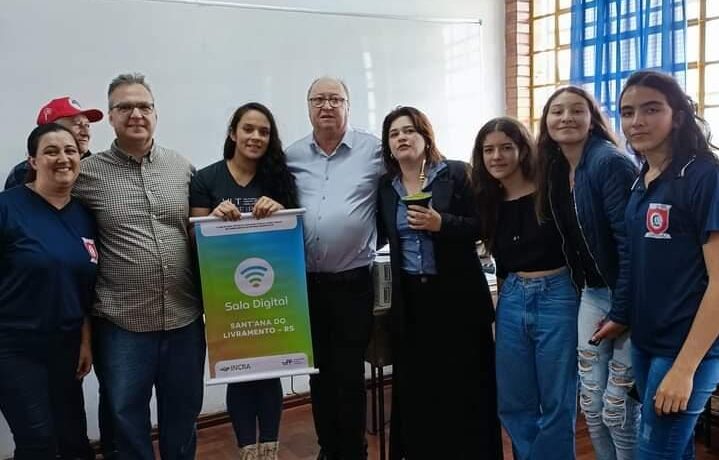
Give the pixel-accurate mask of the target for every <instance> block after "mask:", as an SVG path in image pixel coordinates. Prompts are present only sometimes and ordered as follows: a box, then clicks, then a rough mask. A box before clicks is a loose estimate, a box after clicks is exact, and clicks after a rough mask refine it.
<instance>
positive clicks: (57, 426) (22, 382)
mask: <svg viewBox="0 0 719 460" xmlns="http://www.w3.org/2000/svg"><path fill="white" fill-rule="evenodd" d="M80 337H81V333H80V330H79V329H78V330H74V331H68V332H62V331H58V332H55V333H36V332H32V331H0V376H2V378H0V411H1V412H2V413H3V415H4V416H5V418H6V419H7V422H8V425H10V430H11V431H12V434H13V439H14V441H15V454H14V456H15V459H16V460H25V459H32V460H40V459H53V460H54V459H55V458H56V454H57V458H60V459H73V460H75V459H90V458H95V455H94V453H93V452H92V449H91V448H90V443H89V441H88V439H87V422H86V419H85V407H84V399H83V395H82V382H81V381H78V380H77V379H76V378H75V371H76V369H77V362H78V357H79V350H80Z"/></svg>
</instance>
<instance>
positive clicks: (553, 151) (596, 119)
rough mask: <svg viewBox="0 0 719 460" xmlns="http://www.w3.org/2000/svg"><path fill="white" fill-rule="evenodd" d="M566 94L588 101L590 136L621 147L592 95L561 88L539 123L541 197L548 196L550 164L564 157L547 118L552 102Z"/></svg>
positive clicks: (574, 88)
mask: <svg viewBox="0 0 719 460" xmlns="http://www.w3.org/2000/svg"><path fill="white" fill-rule="evenodd" d="M565 92H566V93H572V94H576V95H577V96H579V97H581V98H582V99H584V100H585V101H586V103H587V106H588V107H589V115H590V125H589V126H590V128H589V136H597V137H599V138H601V139H604V140H605V141H607V142H609V143H611V144H613V145H614V146H615V147H618V146H619V143H618V142H617V138H616V136H615V135H614V132H613V131H612V129H611V128H610V127H609V122H608V121H607V118H606V117H605V116H604V115H603V114H602V110H601V109H600V108H599V104H597V101H596V100H595V99H594V97H592V95H591V94H589V93H588V92H587V91H585V90H584V89H583V88H580V87H578V86H565V87H563V88H559V89H558V90H556V91H555V92H554V93H552V95H551V96H549V99H547V103H546V104H544V108H543V109H542V118H541V119H540V121H539V137H538V138H537V152H538V157H537V158H538V162H539V169H540V171H542V173H541V175H540V176H539V181H538V182H539V187H538V189H537V190H539V193H540V194H541V195H546V193H547V190H546V187H547V180H548V178H547V174H548V165H549V163H550V162H551V161H552V159H554V158H557V157H558V156H561V155H562V151H561V149H560V148H559V144H558V143H557V141H555V140H554V139H552V136H550V135H549V127H548V126H547V116H548V115H549V109H550V107H551V106H552V102H554V100H555V99H556V98H557V97H558V96H559V95H560V94H563V93H565Z"/></svg>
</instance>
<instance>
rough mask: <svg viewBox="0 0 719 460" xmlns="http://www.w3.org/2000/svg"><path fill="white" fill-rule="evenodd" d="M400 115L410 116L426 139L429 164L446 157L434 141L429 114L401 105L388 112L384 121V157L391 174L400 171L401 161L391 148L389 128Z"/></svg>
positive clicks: (385, 164)
mask: <svg viewBox="0 0 719 460" xmlns="http://www.w3.org/2000/svg"><path fill="white" fill-rule="evenodd" d="M399 117H409V119H410V120H412V124H413V125H414V128H415V129H416V130H417V132H418V133H419V135H420V136H422V138H423V139H424V143H425V149H426V150H425V158H426V160H427V163H428V165H427V166H429V165H431V164H435V163H439V162H440V161H442V160H443V159H444V157H443V156H442V154H441V153H440V152H439V149H437V144H435V142H434V130H433V129H432V124H431V123H430V122H429V118H427V115H425V114H424V113H422V112H420V111H419V110H418V109H416V108H414V107H409V106H399V107H397V108H395V109H394V110H392V111H391V112H390V113H388V114H387V116H386V117H384V121H383V122H382V159H383V160H384V166H385V169H386V170H387V172H388V173H389V174H390V175H393V176H395V175H397V174H399V173H400V169H399V162H398V161H397V160H395V158H394V157H393V156H392V151H391V150H390V148H389V128H390V126H392V122H394V121H395V120H396V119H398V118H399Z"/></svg>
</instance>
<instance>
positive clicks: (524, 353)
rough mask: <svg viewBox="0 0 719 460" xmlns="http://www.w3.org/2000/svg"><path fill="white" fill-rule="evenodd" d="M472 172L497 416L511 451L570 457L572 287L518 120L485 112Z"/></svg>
mask: <svg viewBox="0 0 719 460" xmlns="http://www.w3.org/2000/svg"><path fill="white" fill-rule="evenodd" d="M472 160H473V170H472V179H473V186H474V190H475V195H476V198H477V201H478V204H479V214H480V216H481V220H482V230H483V239H484V241H485V243H486V245H487V248H488V249H489V251H490V252H491V253H492V254H493V256H494V257H495V259H496V263H497V277H498V279H499V286H500V293H499V300H498V305H497V320H496V321H497V323H496V342H497V343H496V356H497V389H498V390H497V397H498V401H499V416H500V420H501V421H502V424H503V425H504V427H505V429H506V430H507V432H508V434H509V436H510V438H511V439H512V446H513V451H514V458H516V459H546V458H554V459H572V458H574V424H575V419H576V417H575V414H576V389H577V359H576V347H577V307H578V304H577V294H576V292H575V290H574V288H573V287H572V283H571V280H570V277H569V272H568V270H567V269H566V267H565V262H564V255H563V254H562V248H561V238H560V235H559V233H558V231H557V228H556V226H555V224H554V221H553V220H552V219H551V218H550V217H549V216H547V214H548V213H546V212H544V209H545V206H544V199H543V196H542V194H541V193H538V190H537V186H536V179H537V177H538V176H539V173H538V171H537V152H536V147H535V144H534V141H533V140H532V138H531V136H530V134H529V132H528V131H527V129H526V128H525V127H524V126H523V125H522V124H521V123H520V122H519V121H517V120H514V119H512V118H506V117H501V118H495V119H493V120H490V121H489V122H488V123H486V124H485V125H484V126H483V127H482V128H481V129H480V130H479V133H478V134H477V138H476V141H475V144H474V151H473V155H472Z"/></svg>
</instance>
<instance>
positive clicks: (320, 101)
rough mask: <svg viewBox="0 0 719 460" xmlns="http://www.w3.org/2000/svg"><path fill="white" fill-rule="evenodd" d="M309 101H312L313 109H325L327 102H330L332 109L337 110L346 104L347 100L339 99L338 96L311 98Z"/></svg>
mask: <svg viewBox="0 0 719 460" xmlns="http://www.w3.org/2000/svg"><path fill="white" fill-rule="evenodd" d="M307 100H308V101H310V104H311V105H312V107H317V108H318V109H319V108H320V107H324V105H325V102H329V103H330V107H332V108H333V109H336V108H337V107H340V106H341V105H342V104H344V102H345V101H346V100H347V99H345V98H343V97H338V96H330V97H311V98H309V99H307Z"/></svg>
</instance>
